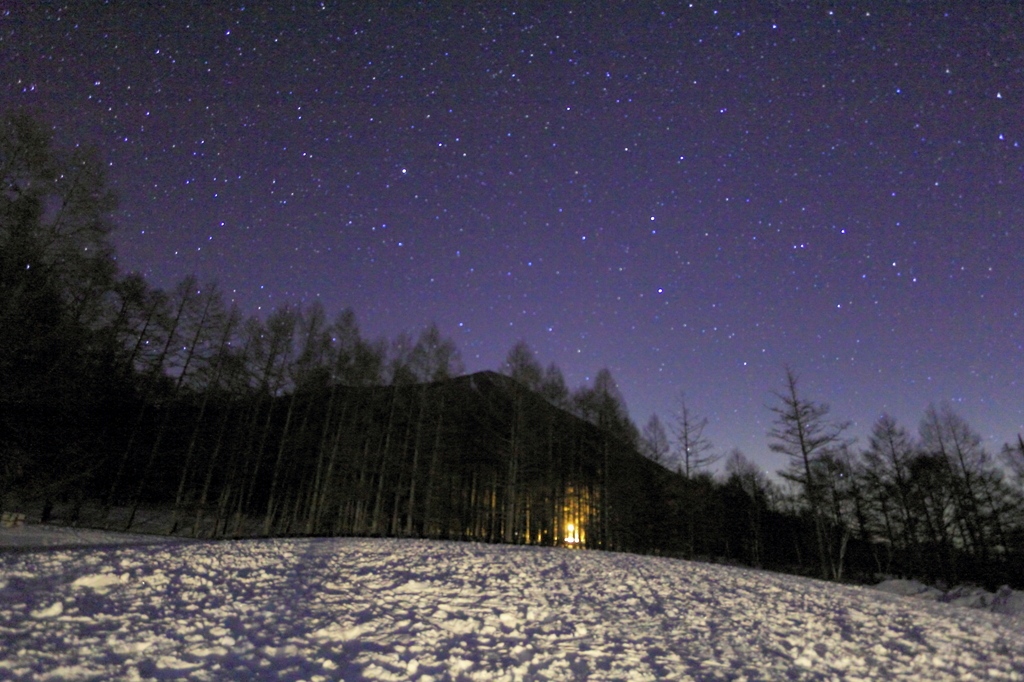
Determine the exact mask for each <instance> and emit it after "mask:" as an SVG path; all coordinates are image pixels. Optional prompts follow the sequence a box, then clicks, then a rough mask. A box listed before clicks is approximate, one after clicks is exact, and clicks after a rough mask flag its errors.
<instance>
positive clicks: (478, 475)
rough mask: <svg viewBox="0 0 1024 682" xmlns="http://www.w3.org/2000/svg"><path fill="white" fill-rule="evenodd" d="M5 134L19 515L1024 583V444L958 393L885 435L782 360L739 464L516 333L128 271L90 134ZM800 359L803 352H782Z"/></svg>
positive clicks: (6, 487)
mask: <svg viewBox="0 0 1024 682" xmlns="http://www.w3.org/2000/svg"><path fill="white" fill-rule="evenodd" d="M0 125H2V129H0V170H2V174H3V187H2V194H0V511H3V512H15V513H25V514H28V515H29V516H30V517H31V518H32V520H34V521H42V522H56V523H66V524H73V525H85V526H90V527H101V528H109V529H116V530H138V529H143V530H147V531H149V532H162V533H166V534H172V535H176V536H180V537H182V538H204V539H207V538H238V537H267V536H285V535H287V536H328V535H330V536H334V535H359V536H381V537H383V536H387V537H419V538H439V539H449V540H465V541H479V542H500V543H513V544H538V545H550V546H565V547H576V548H582V549H601V550H612V551H630V552H641V553H656V554H662V555H668V556H678V557H684V558H696V559H704V560H710V561H722V562H730V563H737V564H742V565H747V566H753V567H759V568H766V569H771V570H778V571H786V572H792V573H798V574H803V575H812V576H816V577H820V578H825V579H830V580H839V581H863V582H868V581H872V580H877V579H880V578H881V577H883V576H888V575H894V576H902V577H915V578H919V579H922V580H925V581H928V582H931V583H945V584H947V585H952V584H955V583H962V582H974V583H977V584H980V585H984V586H987V587H995V586H998V585H1001V584H1010V585H1011V586H1013V587H1016V588H1018V589H1020V588H1024V582H1022V581H1024V578H1022V577H1021V572H1020V566H1022V565H1024V487H1022V482H1024V441H1022V440H1020V439H1018V442H1017V443H1012V444H1007V445H1006V446H1004V448H1003V450H1002V452H1000V453H999V455H998V456H993V455H992V454H990V453H988V452H986V451H985V449H984V448H983V447H982V446H981V438H980V437H979V436H978V434H977V433H976V432H974V431H973V430H972V428H971V427H970V425H969V424H968V423H967V422H966V421H964V420H963V419H962V418H961V417H960V416H959V415H958V414H957V413H956V412H954V411H953V410H952V409H950V408H949V407H948V406H945V405H940V406H936V407H932V408H929V410H928V411H927V413H926V414H925V416H924V418H923V419H922V422H921V424H920V428H919V429H918V433H917V434H916V435H915V434H912V433H911V432H910V431H908V430H907V429H906V428H904V427H903V426H901V425H900V424H898V423H897V422H896V421H894V420H893V419H891V418H889V417H882V418H880V419H879V421H878V422H877V423H876V424H875V426H874V429H873V431H872V434H871V437H870V439H869V442H868V443H866V444H860V445H858V444H855V443H852V442H851V441H850V440H849V439H847V438H846V437H845V428H846V425H845V424H843V423H841V422H837V421H833V420H832V418H831V415H830V413H829V410H828V407H827V405H824V404H822V403H818V402H815V401H813V400H809V399H807V398H806V397H804V396H803V395H802V394H801V393H800V390H799V388H800V387H799V381H798V378H797V375H796V373H795V372H794V371H792V370H788V369H787V370H785V373H784V377H783V378H784V381H783V382H782V388H781V389H780V390H779V391H778V392H776V393H775V402H774V403H773V404H772V405H770V406H769V407H768V408H767V409H770V410H771V411H772V414H773V419H774V422H773V427H772V429H771V431H770V432H769V433H768V434H767V436H768V439H769V443H770V447H771V448H772V450H773V451H776V452H779V453H781V454H784V455H786V456H787V457H788V459H789V461H790V466H789V467H788V468H787V469H785V470H784V471H782V472H780V482H777V481H775V480H773V479H772V478H770V477H768V476H766V475H765V473H764V472H762V471H759V470H758V469H757V468H756V467H755V466H754V465H753V464H751V463H750V462H748V461H747V460H746V458H745V457H744V456H743V454H742V453H739V452H733V453H729V454H728V456H727V458H726V460H725V468H724V469H725V471H724V474H721V475H718V476H715V475H712V474H711V473H710V471H709V465H710V464H711V463H712V462H713V461H714V460H715V459H716V455H714V454H713V451H712V449H711V447H710V443H707V441H706V440H705V439H703V437H702V435H701V430H702V423H703V422H702V421H701V420H699V419H697V418H695V417H693V416H692V415H691V414H690V413H689V411H688V410H687V408H686V406H685V404H683V406H682V411H681V415H680V418H679V419H677V420H676V422H675V423H674V424H672V425H671V428H670V431H671V432H672V433H671V435H672V437H671V438H670V437H668V436H666V433H665V429H664V427H662V426H661V425H660V423H658V422H657V421H656V420H654V421H652V423H650V424H648V425H647V427H646V428H644V429H643V430H642V431H641V430H639V429H637V428H636V426H634V425H633V424H632V422H631V421H630V419H629V417H628V413H627V410H626V406H625V404H624V401H623V400H622V398H621V396H620V395H619V393H618V390H617V389H616V387H615V382H614V380H613V378H612V376H611V373H610V372H608V371H607V370H601V371H600V372H598V373H597V375H596V377H595V380H594V382H593V383H592V384H591V385H589V386H583V387H581V388H579V389H576V390H574V391H573V390H570V389H569V388H567V386H566V384H565V381H564V379H563V377H562V374H561V372H560V371H559V369H558V367H557V366H556V365H554V364H551V365H549V366H548V367H547V368H544V367H543V366H542V365H540V364H539V363H538V362H537V361H536V360H535V359H534V357H533V354H532V352H531V351H530V349H529V347H528V346H527V345H526V344H525V343H523V342H520V343H518V344H516V345H515V346H514V347H513V348H512V349H511V351H510V352H509V354H508V359H507V361H506V363H505V365H504V366H503V367H501V368H498V369H500V371H499V372H480V373H475V374H471V375H464V374H463V373H462V365H461V362H460V359H459V352H458V349H457V348H456V346H455V344H454V342H453V341H452V340H450V339H447V338H444V337H443V336H442V335H441V333H440V332H439V330H438V329H437V328H436V327H433V326H432V327H430V328H428V329H426V330H424V331H422V332H421V333H420V334H419V335H418V337H413V336H410V335H403V336H401V337H400V338H398V339H395V340H392V341H388V340H385V339H378V340H369V339H366V338H364V337H363V336H362V334H361V333H360V329H359V325H358V322H357V318H356V315H355V313H354V312H353V311H351V310H345V311H342V312H340V313H339V314H337V315H336V316H335V317H333V318H332V317H331V316H330V315H329V313H328V312H327V311H325V310H324V309H323V308H322V307H321V306H319V305H318V304H316V303H314V304H311V305H306V306H302V307H283V308H279V309H277V310H275V311H274V312H272V313H271V314H269V315H268V316H266V318H265V319H263V318H259V317H250V318H247V319H245V318H243V316H242V315H241V314H240V312H239V311H238V310H237V309H234V308H232V307H231V306H229V305H228V304H227V303H226V302H225V298H224V296H223V295H222V294H221V293H220V291H219V290H218V288H217V287H216V286H215V285H212V284H202V285H201V284H200V283H199V282H197V281H196V280H195V279H194V278H190V277H186V278H185V279H183V280H182V281H181V282H180V284H179V285H178V286H176V287H175V288H174V289H173V290H172V291H161V290H159V289H156V288H153V287H151V286H150V285H149V284H147V282H146V281H145V279H144V278H143V277H141V276H140V275H137V274H127V275H124V274H120V273H118V271H117V268H116V262H115V259H114V254H113V251H112V249H111V247H110V244H109V241H108V238H109V234H110V231H111V229H112V223H111V222H110V217H109V216H110V213H111V211H112V210H113V209H114V207H115V206H116V202H115V199H114V197H113V196H112V194H111V193H110V192H109V191H108V190H107V189H106V187H105V184H104V180H103V173H102V164H101V162H100V161H99V156H98V155H97V154H96V153H95V152H88V151H83V150H81V149H78V148H76V149H74V150H71V151H64V150H58V149H54V148H53V147H52V146H51V144H50V142H49V139H48V134H47V132H46V130H45V128H44V127H43V126H41V125H40V124H39V123H38V122H36V121H34V120H33V119H32V118H29V117H26V116H24V115H20V114H15V115H8V116H6V117H4V118H3V121H2V124H0ZM780 373H782V372H780Z"/></svg>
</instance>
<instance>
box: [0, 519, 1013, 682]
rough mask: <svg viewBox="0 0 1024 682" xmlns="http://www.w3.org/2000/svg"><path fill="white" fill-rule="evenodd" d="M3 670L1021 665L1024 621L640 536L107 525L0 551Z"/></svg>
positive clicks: (665, 674) (971, 672) (720, 671)
mask: <svg viewBox="0 0 1024 682" xmlns="http://www.w3.org/2000/svg"><path fill="white" fill-rule="evenodd" d="M1014 594H1019V593H1012V592H1008V593H1007V594H1004V595H1003V601H1004V602H1005V601H1007V599H1008V598H1009V597H1012V596H1013V595H1014ZM961 596H962V597H963V598H964V599H976V598H977V595H973V596H972V595H961ZM957 599H959V597H958V598H957ZM0 679H11V680H143V679H146V680H148V679H156V680H168V679H182V680H196V681H200V682H201V681H205V680H284V681H288V680H306V681H308V682H313V681H317V680H420V681H422V682H431V681H434V682H440V681H442V680H508V681H510V682H511V681H514V680H657V679H672V680H873V679H908V680H910V679H914V680H971V679H975V680H980V679H999V680H1024V634H1022V633H1021V630H1020V628H1019V623H1018V622H1017V621H1016V619H1013V618H1008V617H1006V616H1003V615H999V614H998V613H989V612H985V611H981V610H976V609H964V608H956V607H955V606H952V605H950V604H945V603H941V602H938V601H928V600H921V599H914V598H907V597H904V596H899V595H894V594H887V593H885V592H881V591H876V590H872V589H870V588H857V587H848V586H841V585H835V584H830V583H825V582H820V581H815V580H809V579H803V578H797V577H793V576H786V575H780V574H773V573H768V572H762V571H754V570H745V569H739V568H734V567H725V566H717V565H709V564H702V563H695V562H687V561H680V560H674V559H664V558H657V557H644V556H636V555H630V554H614V553H606V552H597V551H573V550H566V549H552V548H540V547H510V546H500V545H481V544H470V543H451V542H433V541H417V540H371V539H284V540H249V541H237V542H194V543H185V542H180V543H169V544H168V543H161V544H149V545H145V546H143V545H134V546H133V545H120V546H116V545H106V546H102V547H80V548H60V549H48V550H39V551H31V552H29V551H23V550H19V551H14V552H6V553H0Z"/></svg>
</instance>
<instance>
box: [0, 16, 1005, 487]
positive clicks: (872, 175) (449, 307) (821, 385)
mask: <svg viewBox="0 0 1024 682" xmlns="http://www.w3.org/2000/svg"><path fill="white" fill-rule="evenodd" d="M29 5H32V8H31V9H30V7H29ZM285 5H286V3H252V4H247V3H216V2H215V3H199V2H194V3H185V2H181V3H173V2H172V3H158V2H146V3H135V2H116V3H111V4H110V5H106V4H101V3H98V2H73V3H69V4H68V5H67V6H64V5H58V4H52V5H50V4H44V3H5V6H0V64H2V65H3V66H2V72H3V78H2V80H0V109H11V108H12V107H28V108H30V109H31V110H33V111H35V112H36V113H37V114H38V115H40V116H41V117H42V118H43V119H44V120H45V121H46V122H47V123H48V124H50V125H52V126H53V127H54V134H55V139H56V140H57V141H58V142H59V143H61V144H65V145H66V144H71V143H74V142H81V143H85V144H90V145H95V146H96V147H98V148H99V149H100V151H101V153H102V154H103V156H104V158H105V159H106V160H107V161H108V162H109V176H108V181H109V184H110V185H111V186H112V187H113V189H114V190H115V191H116V192H117V193H118V195H119V196H120V199H121V208H120V210H119V211H118V212H117V215H116V220H117V224H118V229H117V232H116V234H115V243H116V246H117V249H118V260H119V263H120V266H121V268H122V270H123V271H125V272H127V271H133V270H137V271H140V272H142V273H144V274H145V275H146V277H147V279H148V280H149V281H150V282H151V283H152V284H154V285H156V286H160V287H165V288H170V287H172V286H173V285H174V283H175V282H177V281H178V280H180V279H181V278H182V277H183V276H185V275H187V274H189V273H196V274H197V275H198V276H199V277H200V279H201V280H203V281H210V280H217V281H218V282H219V284H220V286H221V288H222V289H223V290H225V291H226V292H227V293H228V294H229V298H231V299H233V300H234V301H236V302H237V303H238V304H239V305H240V306H241V308H242V310H243V311H244V312H246V313H255V312H260V311H262V312H265V311H268V310H270V309H273V308H275V307H278V306H281V305H284V304H289V303H292V304H294V303H300V302H309V301H312V300H314V299H320V300H321V301H322V302H323V303H324V305H325V307H326V309H327V311H328V313H330V314H331V315H332V316H333V314H334V313H336V312H338V311H340V310H341V309H342V308H343V307H346V306H351V307H352V308H353V309H354V310H355V311H356V312H357V314H358V316H359V320H360V323H361V325H362V328H363V331H364V335H366V336H371V337H376V336H379V335H386V336H387V337H388V338H394V337H395V336H396V335H397V334H398V332H400V331H402V330H410V331H412V332H413V333H417V332H418V331H419V330H420V329H422V328H423V327H424V326H426V325H427V324H429V322H430V321H432V320H434V321H436V322H437V323H438V325H439V327H440V329H441V331H442V333H443V334H445V335H447V336H451V337H453V338H454V339H455V340H456V342H457V343H458V345H459V347H460V349H461V351H462V354H463V359H464V361H465V364H466V369H467V371H477V370H481V369H497V368H498V367H499V366H500V364H501V362H502V360H503V359H504V357H505V355H506V353H507V351H508V349H509V348H510V347H511V346H512V345H513V344H514V343H515V342H516V341H517V340H519V339H525V340H526V341H527V342H528V343H529V344H530V345H531V346H532V347H533V348H534V349H535V350H536V351H537V356H538V359H539V360H540V361H541V362H542V363H543V364H545V365H546V364H548V363H549V362H552V361H553V362H556V363H557V364H558V365H559V366H560V367H561V368H562V370H563V371H564V372H565V375H566V379H567V381H568V383H569V385H570V388H574V387H576V386H578V385H580V384H582V383H584V382H585V381H587V380H589V379H590V378H591V377H592V376H593V375H594V374H595V373H596V371H597V370H598V369H600V368H601V367H605V366H607V367H608V368H609V369H610V370H611V371H612V374H613V376H614V377H615V379H616V380H617V382H618V384H619V387H620V389H621V391H622V393H623V395H624V396H625V398H626V402H627V405H628V407H629V409H630V413H631V415H632V417H633V419H634V421H636V422H637V424H638V426H643V424H644V423H645V422H646V421H647V418H648V417H649V416H650V414H651V413H652V412H657V413H658V414H659V416H660V417H661V418H662V420H663V421H665V422H666V423H670V422H671V421H672V418H671V415H672V413H673V411H674V409H675V408H676V406H677V397H678V395H679V393H680V391H685V394H686V397H687V403H688V406H689V407H690V409H691V410H692V411H693V412H696V413H697V414H698V415H703V416H706V417H707V418H708V419H709V422H710V423H709V426H708V429H707V432H706V435H708V436H709V437H710V438H711V439H712V441H713V442H714V443H715V445H716V446H717V447H718V449H719V450H721V451H725V450H728V449H730V448H732V447H734V446H738V447H740V448H741V449H743V450H744V451H745V453H746V454H747V455H748V456H750V457H752V458H753V459H755V460H756V461H758V462H760V463H761V464H762V465H763V466H765V467H767V468H769V469H772V470H774V469H777V468H780V467H781V466H782V465H783V460H782V458H781V457H780V456H778V455H774V454H770V453H768V448H767V439H766V435H765V434H766V431H767V429H768V428H769V427H770V424H771V414H770V413H769V411H768V410H767V408H766V407H765V406H766V405H768V404H770V403H772V402H773V399H772V397H771V391H772V390H778V389H781V388H782V386H783V379H784V366H785V365H787V364H788V365H791V366H792V367H793V369H794V370H795V371H796V372H797V373H798V374H799V376H800V378H801V380H800V387H801V389H802V392H803V393H804V394H805V395H806V396H807V397H810V398H813V399H816V400H820V401H825V402H829V403H830V404H831V406H832V411H833V412H832V414H833V416H834V417H835V418H837V419H843V420H846V419H849V420H853V421H854V422H855V423H854V426H853V427H852V429H851V434H852V435H855V436H860V443H861V444H863V443H864V441H865V438H864V436H865V435H866V433H867V431H868V429H869V428H870V426H871V424H872V423H873V422H874V420H875V419H876V418H877V417H878V415H879V414H881V413H882V412H889V413H890V414H892V415H893V416H895V417H896V418H897V419H898V420H899V421H900V422H901V423H902V424H903V425H904V426H906V427H908V428H910V429H912V430H916V427H917V424H918V421H919V419H920V418H921V416H922V415H923V412H924V410H925V408H926V407H927V405H928V404H929V403H930V402H933V401H934V402H936V403H938V402H939V401H944V400H945V401H949V402H950V403H951V405H952V406H953V408H954V409H955V410H957V411H958V412H959V413H960V414H961V415H963V416H964V417H966V418H967V419H968V421H969V422H970V423H971V424H972V425H973V426H974V427H975V428H976V429H977V430H978V431H979V432H981V434H982V435H983V436H984V437H985V438H986V443H987V445H988V447H989V449H990V451H993V452H994V451H996V450H997V449H998V448H999V447H1000V446H1001V445H1002V443H1004V442H1006V441H1008V440H1011V439H1015V435H1016V434H1017V433H1018V432H1024V10H1022V9H1021V6H1020V5H1019V4H1018V3H1015V2H1005V3H1003V2H987V3H962V2H950V3H942V2H916V3H896V2H885V3H882V2H877V3H865V4H857V5H851V4H846V3H826V2H821V3H817V2H812V3H806V4H804V3H801V4H795V3H788V2H780V3H768V2H763V3H757V2H747V3H735V2H729V3H726V2H721V3H714V2H694V3H633V2H628V3H610V2H603V3H599V2H587V3H568V2H566V3H509V4H503V5H501V6H499V5H498V4H497V3H466V4H456V3H432V4H421V3H404V2H357V3H336V2H324V3H320V2H305V1H301V0H300V1H297V2H295V3H293V5H294V6H293V7H288V8H285Z"/></svg>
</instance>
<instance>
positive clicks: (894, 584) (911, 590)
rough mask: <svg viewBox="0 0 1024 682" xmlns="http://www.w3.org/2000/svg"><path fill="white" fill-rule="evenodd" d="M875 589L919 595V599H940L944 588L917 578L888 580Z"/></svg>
mask: <svg viewBox="0 0 1024 682" xmlns="http://www.w3.org/2000/svg"><path fill="white" fill-rule="evenodd" d="M875 589H876V590H879V591H881V592H888V593H889V594H898V595H899V596H901V597H917V598H918V599H930V600H932V601H938V600H939V598H941V597H942V594H943V593H942V590H937V589H935V588H934V587H929V586H928V585H925V584H924V583H919V582H917V581H916V580H899V579H893V580H886V581H884V582H881V583H879V584H877V585H875Z"/></svg>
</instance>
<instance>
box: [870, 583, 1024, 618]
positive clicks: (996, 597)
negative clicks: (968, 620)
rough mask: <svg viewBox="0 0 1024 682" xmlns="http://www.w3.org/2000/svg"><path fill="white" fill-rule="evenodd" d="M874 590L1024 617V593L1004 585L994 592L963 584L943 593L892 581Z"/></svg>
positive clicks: (926, 587) (919, 584) (879, 585)
mask: <svg viewBox="0 0 1024 682" xmlns="http://www.w3.org/2000/svg"><path fill="white" fill-rule="evenodd" d="M874 589H876V590H878V591H880V592H887V593H889V594H896V595H899V596H901V597H914V598H915V599H922V600H927V601H935V602H940V603H944V604H949V605H950V606H960V607H964V608H971V609H980V610H982V611H990V612H992V613H998V614H1001V615H1004V616H1014V617H1024V592H1021V591H1019V590H1013V589H1010V587H1009V586H1007V585H1003V586H1002V587H1000V588H999V590H998V591H997V592H994V593H993V592H989V591H988V590H985V589H982V588H980V587H976V586H974V585H961V586H960V587H955V588H953V589H952V590H949V591H948V592H943V591H942V590H939V589H936V588H934V587H929V586H928V585H925V584H924V583H920V582H918V581H916V580H898V579H892V580H885V581H883V582H881V583H879V584H877V585H875V587H874Z"/></svg>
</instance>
